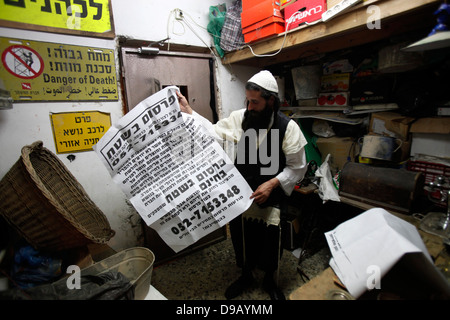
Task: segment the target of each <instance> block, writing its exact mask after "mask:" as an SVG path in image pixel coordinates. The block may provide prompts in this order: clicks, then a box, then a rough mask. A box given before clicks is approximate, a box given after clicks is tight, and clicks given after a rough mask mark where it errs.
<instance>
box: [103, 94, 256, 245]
mask: <svg viewBox="0 0 450 320" xmlns="http://www.w3.org/2000/svg"><path fill="white" fill-rule="evenodd" d="M177 90H178V88H177V87H174V86H171V87H167V88H165V89H163V90H161V91H159V92H157V93H155V94H154V95H152V96H150V97H149V98H147V99H145V100H144V101H142V102H141V103H140V104H138V105H137V106H136V107H134V108H133V109H132V110H131V111H130V112H129V113H127V114H126V115H125V116H124V117H122V118H121V119H120V120H119V121H118V122H117V123H116V124H113V125H112V126H111V128H110V129H109V130H108V131H107V132H106V134H105V135H104V136H103V137H102V138H101V139H100V141H99V142H98V143H97V144H96V145H95V146H94V150H95V152H96V153H97V155H98V156H99V157H100V159H101V160H102V162H103V163H104V165H105V166H106V168H107V169H108V170H109V172H110V174H111V176H112V177H113V180H114V182H115V183H117V184H118V185H119V186H120V187H121V189H122V190H123V192H125V194H126V195H127V197H128V198H129V199H130V201H131V203H132V204H133V206H134V207H135V209H136V210H137V211H138V212H139V214H140V216H141V217H142V219H144V221H145V223H146V224H147V225H148V226H150V227H151V228H153V229H154V230H156V231H157V232H158V234H159V235H160V236H161V238H162V239H163V240H164V241H165V242H166V243H167V244H168V245H169V246H170V247H171V248H172V249H173V250H174V251H175V252H178V251H180V250H182V249H184V248H186V247H187V246H189V245H191V244H193V243H194V242H196V241H197V240H199V239H201V238H202V237H204V236H205V235H207V234H209V233H210V232H212V231H214V230H216V229H218V228H220V227H223V226H224V225H225V224H226V223H228V222H229V221H231V220H232V219H233V218H235V217H236V216H238V215H239V214H241V213H242V212H244V211H245V210H246V209H247V208H248V207H249V206H250V205H251V203H252V200H250V199H249V198H250V195H251V193H252V190H251V188H250V187H249V185H248V184H247V182H246V181H245V180H244V178H243V177H242V175H241V174H240V173H239V172H238V171H237V169H236V168H235V166H234V165H233V163H232V161H231V160H230V159H229V158H228V156H227V155H226V153H225V152H224V151H223V149H222V148H221V147H220V145H219V144H218V143H217V142H216V141H215V140H214V138H212V137H211V136H210V135H209V133H208V132H207V131H206V129H205V128H204V127H203V126H202V125H201V124H200V123H198V122H197V121H196V120H195V119H194V118H193V117H191V116H189V115H187V114H185V113H182V112H181V111H180V106H179V104H178V99H177V96H176V91H177Z"/></svg>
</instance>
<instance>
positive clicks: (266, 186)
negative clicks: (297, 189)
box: [250, 178, 280, 204]
mask: <svg viewBox="0 0 450 320" xmlns="http://www.w3.org/2000/svg"><path fill="white" fill-rule="evenodd" d="M279 185H280V181H279V180H278V179H277V178H273V179H270V180H269V181H266V182H264V183H263V184H261V185H260V186H259V187H258V188H257V189H256V190H255V191H254V192H253V193H252V195H251V196H250V199H254V200H255V202H256V203H257V204H263V203H264V202H266V201H267V199H269V196H270V193H271V192H272V190H273V189H275V188H276V187H278V186H279Z"/></svg>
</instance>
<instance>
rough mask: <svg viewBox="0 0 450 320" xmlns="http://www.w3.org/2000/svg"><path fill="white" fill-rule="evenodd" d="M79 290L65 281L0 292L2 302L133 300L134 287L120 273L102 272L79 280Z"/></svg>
mask: <svg viewBox="0 0 450 320" xmlns="http://www.w3.org/2000/svg"><path fill="white" fill-rule="evenodd" d="M80 280H81V281H80V282H81V283H80V289H69V288H68V285H67V283H66V281H61V280H59V281H56V282H54V283H51V284H46V285H41V286H37V287H32V288H27V289H20V288H13V289H11V290H8V291H3V292H0V299H2V300H133V299H134V287H133V285H132V284H131V283H130V281H129V280H128V279H127V278H126V277H125V276H124V275H123V274H122V273H120V272H103V273H101V274H99V275H86V276H82V277H81V278H80Z"/></svg>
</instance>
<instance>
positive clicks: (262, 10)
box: [241, 0, 284, 29]
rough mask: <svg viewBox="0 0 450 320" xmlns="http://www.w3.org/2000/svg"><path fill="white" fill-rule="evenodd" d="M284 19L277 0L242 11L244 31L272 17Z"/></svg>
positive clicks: (269, 0)
mask: <svg viewBox="0 0 450 320" xmlns="http://www.w3.org/2000/svg"><path fill="white" fill-rule="evenodd" d="M273 16H275V17H278V18H284V17H283V14H282V13H281V11H280V3H279V1H275V0H268V1H263V2H260V3H259V4H257V5H255V6H253V7H250V8H248V9H246V10H244V9H243V10H242V13H241V26H242V29H244V28H246V27H248V26H251V25H253V24H255V23H258V22H260V21H263V20H265V19H267V18H271V17H273Z"/></svg>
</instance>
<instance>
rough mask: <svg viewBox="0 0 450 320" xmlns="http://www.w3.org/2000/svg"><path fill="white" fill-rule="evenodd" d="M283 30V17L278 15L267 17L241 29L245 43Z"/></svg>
mask: <svg viewBox="0 0 450 320" xmlns="http://www.w3.org/2000/svg"><path fill="white" fill-rule="evenodd" d="M284 31H285V25H284V19H282V18H279V17H269V18H267V19H264V20H262V21H260V22H257V23H255V24H252V25H251V26H248V27H246V28H244V29H242V33H243V34H244V41H245V43H250V42H253V41H256V40H260V39H263V38H267V37H269V36H272V35H275V34H278V33H282V32H284Z"/></svg>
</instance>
